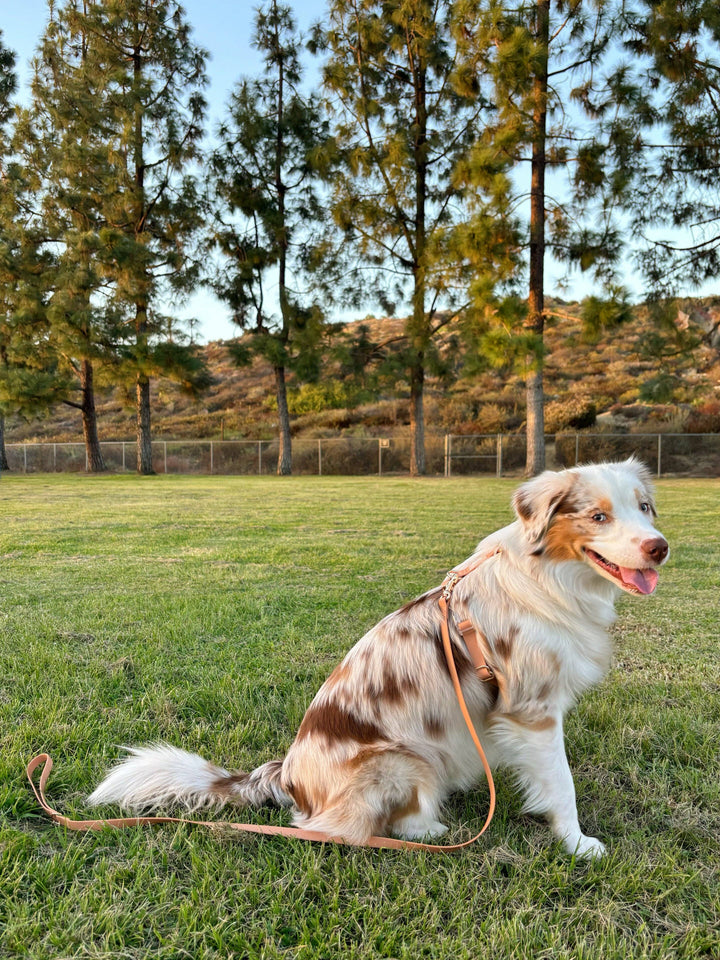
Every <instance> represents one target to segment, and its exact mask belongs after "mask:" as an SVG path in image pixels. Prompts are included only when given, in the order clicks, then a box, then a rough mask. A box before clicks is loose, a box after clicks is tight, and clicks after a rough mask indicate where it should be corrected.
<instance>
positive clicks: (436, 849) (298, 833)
mask: <svg viewBox="0 0 720 960" xmlns="http://www.w3.org/2000/svg"><path fill="white" fill-rule="evenodd" d="M497 552H498V551H497V550H496V551H493V553H491V554H488V555H487V556H484V557H482V558H480V559H479V560H476V561H475V562H471V563H468V564H466V565H465V566H464V567H461V568H459V569H455V570H451V571H450V573H448V575H447V577H446V578H445V580H443V583H442V585H441V588H442V593H441V595H440V599H439V600H438V606H439V607H440V611H441V612H442V620H441V623H440V632H441V634H442V641H443V649H444V651H445V658H446V660H447V665H448V669H449V671H450V677H451V679H452V682H453V687H454V688H455V695H456V696H457V699H458V704H459V705H460V710H461V712H462V715H463V719H464V720H465V724H466V725H467V728H468V731H469V732H470V736H471V737H472V740H473V743H474V744H475V749H476V750H477V752H478V754H479V755H480V760H481V761H482V765H483V769H484V771H485V776H486V777H487V782H488V788H489V791H490V803H489V807H488V813H487V816H486V818H485V823H484V824H483V826H482V829H481V830H480V831H479V832H478V833H476V834H475V836H474V837H471V839H470V840H465V841H463V842H462V843H452V844H435V843H421V842H420V841H415V840H400V839H397V838H395V837H370V838H369V840H365V841H363V842H361V843H353V842H352V841H349V840H345V839H344V838H342V837H333V836H331V835H330V834H328V833H323V832H321V831H319V830H304V829H303V828H302V827H280V826H273V825H266V824H257V823H229V822H226V821H224V820H189V819H187V818H184V817H111V818H108V819H103V820H72V819H71V818H70V817H66V816H64V815H63V814H62V813H58V811H57V810H54V809H53V808H52V807H51V806H50V804H49V803H48V802H47V800H46V798H45V787H46V785H47V781H48V777H49V776H50V771H51V770H52V767H53V762H52V759H51V758H50V756H49V755H48V754H47V753H40V754H38V756H36V757H34V758H33V759H32V760H31V761H30V763H29V764H28V765H27V777H28V780H29V781H30V786H31V787H32V789H33V793H34V794H35V796H36V798H37V801H38V803H39V804H40V806H41V807H42V809H43V810H44V811H45V813H46V814H47V815H48V816H49V817H50V818H51V819H52V820H54V821H55V823H57V824H59V825H60V826H61V827H65V828H66V829H67V830H77V831H82V832H85V831H89V830H103V829H104V828H105V827H115V828H118V829H120V828H123V827H142V826H148V825H153V824H160V823H185V824H189V825H190V826H193V827H207V828H209V829H212V830H216V831H221V830H238V831H242V832H243V833H260V834H263V835H265V836H275V837H294V838H295V839H296V840H311V841H315V842H318V843H337V844H347V845H349V846H360V847H376V848H380V849H389V850H427V851H430V852H431V853H451V852H453V851H454V850H462V848H463V847H467V846H470V844H472V843H475V841H476V840H478V839H479V838H480V837H481V836H482V835H483V833H485V831H486V830H487V828H488V827H489V826H490V821H491V820H492V818H493V814H494V813H495V783H494V781H493V777H492V772H491V770H490V764H489V763H488V760H487V757H486V756H485V751H484V750H483V748H482V744H481V743H480V738H479V737H478V735H477V732H476V730H475V725H474V724H473V722H472V718H471V716H470V711H469V710H468V708H467V704H466V703H465V697H464V696H463V692H462V687H461V686H460V679H459V677H458V672H457V667H456V665H455V658H454V656H453V651H452V640H451V639H450V626H449V614H450V610H449V605H450V600H451V598H452V592H453V590H454V589H455V587H456V585H457V584H458V582H459V581H460V580H461V579H462V578H463V577H465V576H467V575H468V574H469V573H471V572H472V571H473V570H475V569H476V568H477V567H478V566H479V565H480V564H481V563H482V562H483V561H484V560H486V559H489V557H491V556H494V555H495V553H497ZM457 628H458V630H459V631H460V632H461V633H462V636H463V639H464V640H465V643H466V645H467V648H468V653H469V654H470V657H471V659H472V661H473V665H474V666H475V670H476V672H477V674H478V677H479V678H480V679H481V680H482V681H483V682H484V683H489V682H492V681H493V680H494V679H495V674H494V672H493V670H492V667H490V666H489V665H488V663H487V658H486V656H485V654H484V652H483V647H486V646H487V641H486V640H485V637H484V636H483V635H482V633H481V632H480V631H479V630H478V629H477V628H476V627H473V625H472V623H471V622H470V621H469V620H463V621H462V622H461V623H459V624H457ZM473 635H474V636H473ZM38 767H41V768H42V769H41V771H40V781H39V783H36V782H35V772H36V771H37V769H38Z"/></svg>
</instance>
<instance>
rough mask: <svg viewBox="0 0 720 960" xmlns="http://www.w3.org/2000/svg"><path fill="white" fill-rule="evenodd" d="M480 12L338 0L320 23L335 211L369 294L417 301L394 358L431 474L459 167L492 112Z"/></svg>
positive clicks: (432, 0) (389, 300) (421, 457)
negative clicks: (434, 398)
mask: <svg viewBox="0 0 720 960" xmlns="http://www.w3.org/2000/svg"><path fill="white" fill-rule="evenodd" d="M460 6H462V10H461V14H462V16H460V15H459V14H458V13H457V10H456V8H459V7H460ZM479 10H480V4H479V3H475V2H473V0H467V2H465V3H463V4H461V5H460V4H455V3H452V2H449V0H333V2H331V4H330V12H329V17H328V22H327V24H326V25H322V26H319V27H318V28H317V30H316V33H315V49H317V50H323V51H326V54H327V58H328V59H327V62H326V64H325V67H324V85H325V89H326V91H327V95H328V98H329V101H330V102H331V103H332V105H333V108H334V109H335V111H336V128H335V134H336V138H337V144H338V148H339V150H340V151H341V156H342V158H343V160H344V167H343V169H342V172H341V174H340V175H338V176H337V178H336V180H335V185H334V196H333V200H334V215H335V219H336V222H337V224H338V225H339V227H340V229H341V230H342V231H343V234H344V240H345V243H346V244H350V243H351V244H353V249H354V251H355V252H356V258H357V260H358V261H359V262H360V263H361V265H362V268H364V269H365V270H366V271H368V272H370V273H371V276H368V277H367V278H366V279H360V278H358V275H357V272H355V274H354V275H353V284H354V286H355V289H356V290H358V291H360V292H361V293H362V294H363V295H364V296H365V297H366V296H367V290H368V288H369V287H370V285H372V287H373V289H374V290H375V291H376V293H377V295H378V298H379V300H380V302H381V305H382V306H383V307H384V308H385V309H386V310H388V311H389V310H391V309H393V307H394V301H396V300H397V298H399V297H403V296H404V295H406V294H407V295H408V298H409V301H410V306H411V313H410V315H409V316H408V318H407V321H406V323H405V337H404V343H403V349H402V351H401V352H400V351H398V352H397V353H396V356H395V359H396V360H400V361H401V364H402V367H403V368H404V371H405V373H404V376H405V378H406V379H407V382H408V385H409V394H410V428H411V463H410V470H411V473H412V474H422V473H424V472H425V439H424V412H423V402H424V387H425V376H426V372H427V369H428V366H429V364H432V363H433V362H434V361H435V360H436V355H437V348H436V339H437V334H438V333H439V331H440V330H441V329H442V327H443V326H444V325H445V324H446V323H447V321H448V318H449V317H450V316H451V315H452V312H451V311H446V312H443V313H441V312H440V309H439V308H441V307H443V306H444V307H446V308H447V307H452V306H453V305H456V294H457V290H456V288H455V286H454V283H455V280H456V279H457V274H456V264H455V262H454V256H453V253H454V251H453V245H452V243H451V242H450V240H449V238H450V227H451V226H452V224H453V222H454V218H455V216H456V214H457V205H458V204H459V202H460V199H461V195H462V186H461V185H460V184H459V183H458V181H457V179H456V177H455V175H454V172H455V168H456V165H457V163H458V161H459V159H460V158H461V157H462V156H463V154H464V152H465V151H466V150H467V148H468V145H469V143H470V142H471V141H472V139H473V137H474V136H475V135H476V132H477V127H478V126H479V125H481V123H482V122H484V121H483V117H484V113H485V108H486V104H485V101H484V100H483V98H482V97H480V96H478V78H477V75H476V73H475V71H474V70H473V69H472V64H471V62H470V61H468V60H467V59H465V58H463V57H462V56H461V55H460V48H461V46H463V45H464V42H463V36H464V35H465V34H468V33H473V31H474V30H475V27H476V25H477V22H478V19H479ZM465 46H467V45H466V44H465Z"/></svg>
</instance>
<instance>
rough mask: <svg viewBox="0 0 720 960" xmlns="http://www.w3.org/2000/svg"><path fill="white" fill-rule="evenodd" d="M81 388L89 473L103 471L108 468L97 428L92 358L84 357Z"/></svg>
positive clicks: (84, 437) (81, 366)
mask: <svg viewBox="0 0 720 960" xmlns="http://www.w3.org/2000/svg"><path fill="white" fill-rule="evenodd" d="M80 390H81V392H82V403H81V408H80V409H81V411H82V425H83V439H84V440H85V458H86V460H87V469H88V472H89V473H103V472H104V471H105V470H107V467H106V466H105V461H104V460H103V455H102V451H101V449H100V441H99V439H98V430H97V413H96V410H95V387H94V373H93V365H92V363H91V361H90V360H88V359H84V360H83V361H82V363H81V364H80Z"/></svg>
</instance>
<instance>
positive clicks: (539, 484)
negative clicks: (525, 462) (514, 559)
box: [512, 470, 574, 545]
mask: <svg viewBox="0 0 720 960" xmlns="http://www.w3.org/2000/svg"><path fill="white" fill-rule="evenodd" d="M573 483H574V477H573V474H572V473H571V472H570V471H569V470H562V471H560V472H559V473H558V472H555V471H554V470H546V471H545V472H544V473H541V474H540V476H538V477H533V479H532V480H528V482H527V483H524V484H523V485H522V486H521V487H518V489H517V490H516V491H515V494H514V495H513V499H512V505H513V508H514V510H515V513H516V514H517V515H518V519H519V520H520V522H521V523H522V525H523V529H524V531H525V534H526V535H527V538H528V540H529V541H530V543H531V544H533V545H536V544H539V543H540V541H541V540H542V539H543V537H544V536H545V534H546V533H547V530H548V527H549V526H550V523H551V521H552V518H553V517H554V516H555V514H556V513H557V512H558V510H560V509H565V510H568V509H571V491H572V488H573Z"/></svg>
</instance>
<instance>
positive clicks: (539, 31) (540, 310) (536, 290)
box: [525, 0, 550, 476]
mask: <svg viewBox="0 0 720 960" xmlns="http://www.w3.org/2000/svg"><path fill="white" fill-rule="evenodd" d="M535 25H536V35H537V40H538V47H539V50H540V56H539V58H538V59H539V65H538V68H537V73H536V75H535V81H534V99H535V109H534V113H533V128H534V138H533V145H532V160H531V171H532V173H531V183H530V289H529V294H528V319H527V327H528V329H530V330H531V331H532V332H533V333H534V334H535V336H536V338H537V339H538V341H539V343H542V339H543V335H544V332H545V274H544V270H545V140H546V129H547V87H548V75H547V65H548V45H549V42H550V0H537V9H536V20H535ZM528 362H529V367H530V373H529V375H528V377H527V386H526V395H527V427H526V430H527V459H526V464H525V472H526V473H527V475H528V476H535V474H538V473H541V472H542V471H543V470H544V469H545V415H544V389H543V359H542V355H541V354H540V353H538V354H533V355H531V356H530V357H529V358H528Z"/></svg>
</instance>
